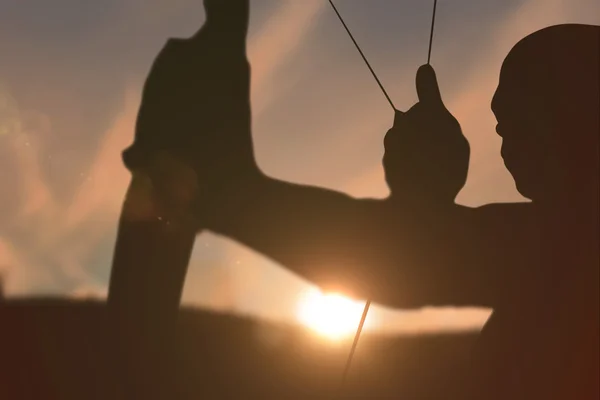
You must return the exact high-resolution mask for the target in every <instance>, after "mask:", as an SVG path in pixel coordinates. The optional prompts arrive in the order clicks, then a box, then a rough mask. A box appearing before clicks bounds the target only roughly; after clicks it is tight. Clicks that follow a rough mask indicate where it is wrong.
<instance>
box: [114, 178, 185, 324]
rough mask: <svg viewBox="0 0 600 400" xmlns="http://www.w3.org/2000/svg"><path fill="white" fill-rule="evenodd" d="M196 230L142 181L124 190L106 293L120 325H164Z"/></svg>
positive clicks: (180, 284) (175, 304)
mask: <svg viewBox="0 0 600 400" xmlns="http://www.w3.org/2000/svg"><path fill="white" fill-rule="evenodd" d="M194 238H195V226H194V225H193V224H192V223H191V221H190V220H187V219H186V218H185V217H183V216H181V215H180V216H179V217H178V218H174V216H173V215H172V214H170V213H168V212H166V210H165V208H164V207H163V206H161V203H160V202H159V201H158V199H157V196H156V194H155V193H154V192H153V189H152V186H151V184H150V183H149V181H148V180H147V179H145V178H143V177H142V178H140V177H135V178H134V179H132V182H131V185H130V187H129V189H128V191H127V194H126V198H125V202H124V205H123V210H122V213H121V218H120V220H119V227H118V233H117V242H116V245H115V251H114V256H113V257H114V258H113V265H112V271H111V278H110V287H109V293H108V305H109V310H110V311H111V315H112V316H113V317H116V318H119V319H120V320H121V321H119V322H120V323H125V322H127V323H134V322H136V323H144V324H145V323H148V322H151V321H156V322H159V321H160V323H165V322H166V320H167V319H169V320H170V319H172V318H173V317H174V316H175V315H176V312H177V309H178V306H179V302H180V298H181V292H182V288H183V282H184V279H185V274H186V270H187V264H188V261H189V257H190V254H191V251H192V247H193V244H194Z"/></svg>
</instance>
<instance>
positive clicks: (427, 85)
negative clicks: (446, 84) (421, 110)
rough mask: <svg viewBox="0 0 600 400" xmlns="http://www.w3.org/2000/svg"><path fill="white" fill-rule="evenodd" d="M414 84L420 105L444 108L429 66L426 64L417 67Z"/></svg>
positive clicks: (431, 68) (435, 79)
mask: <svg viewBox="0 0 600 400" xmlns="http://www.w3.org/2000/svg"><path fill="white" fill-rule="evenodd" d="M416 83H417V96H418V97H419V102H420V103H423V104H428V105H431V106H438V107H439V106H441V107H444V102H443V101H442V95H441V93H440V88H439V86H438V82H437V77H436V75H435V71H434V69H433V67H432V66H431V65H429V64H426V65H422V66H421V67H419V70H418V71H417V79H416Z"/></svg>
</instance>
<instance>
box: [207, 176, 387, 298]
mask: <svg viewBox="0 0 600 400" xmlns="http://www.w3.org/2000/svg"><path fill="white" fill-rule="evenodd" d="M231 186H232V188H231V189H230V191H229V192H228V193H225V194H222V195H221V196H219V200H217V201H216V202H215V203H214V204H211V205H210V207H209V210H210V212H209V215H207V216H206V221H207V227H208V228H209V229H211V230H212V231H214V232H216V233H218V234H221V235H224V236H227V237H230V238H232V239H234V240H236V241H238V242H240V243H241V244H244V245H246V246H248V247H250V248H252V249H253V250H255V251H257V252H259V253H262V254H263V255H265V256H267V257H269V258H271V259H272V260H274V261H276V262H278V263H279V264H281V265H282V266H284V267H285V268H287V269H289V270H291V271H292V272H294V273H296V274H298V275H299V276H300V277H302V278H304V279H307V280H308V281H310V282H312V283H314V284H317V285H319V286H321V287H322V288H325V289H337V290H342V291H344V292H346V293H351V294H355V295H357V296H360V297H362V296H364V295H366V294H367V293H370V292H371V291H372V289H373V287H376V286H380V284H381V283H380V282H379V281H380V280H386V281H389V280H388V277H387V275H386V274H385V273H384V272H383V271H382V270H380V269H378V268H377V267H375V266H374V265H373V264H372V260H373V256H374V254H375V252H376V251H377V250H376V248H377V245H376V243H377V240H376V239H377V238H376V237H375V236H376V235H378V233H377V232H375V230H374V229H373V228H372V227H373V226H374V225H377V223H376V219H377V216H376V215H375V214H376V212H374V210H375V209H376V208H377V206H378V204H379V203H381V201H378V200H358V199H354V198H351V197H350V196H347V195H345V194H342V193H339V192H335V191H331V190H327V189H322V188H317V187H310V186H303V185H297V184H292V183H288V182H282V181H279V180H275V179H270V178H267V177H264V176H259V177H253V178H251V179H248V180H245V181H244V182H243V183H242V184H237V185H231ZM233 186H235V187H233Z"/></svg>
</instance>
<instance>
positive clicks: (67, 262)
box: [0, 0, 600, 332]
mask: <svg viewBox="0 0 600 400" xmlns="http://www.w3.org/2000/svg"><path fill="white" fill-rule="evenodd" d="M336 4H337V5H338V8H339V11H340V12H341V13H342V15H343V16H344V17H345V19H346V22H347V24H348V25H349V27H350V29H351V30H352V31H353V33H354V35H355V38H356V39H357V41H358V42H359V43H360V45H361V46H362V48H363V50H364V52H365V53H366V55H367V57H368V58H369V60H370V61H371V64H372V66H373V68H374V69H375V70H376V71H377V73H378V75H379V76H380V79H381V80H382V82H383V84H384V86H385V87H386V89H387V91H388V93H389V94H390V96H391V98H392V99H393V100H394V103H395V104H396V106H397V107H398V108H400V109H408V108H409V107H410V106H411V105H412V104H414V102H415V101H416V92H415V88H414V75H415V72H416V70H417V68H418V67H419V66H420V65H421V64H424V63H425V62H426V59H427V44H428V40H429V37H428V35H429V29H430V25H429V24H430V20H431V10H432V4H433V1H429V0H337V2H336ZM203 20H204V13H203V8H202V1H201V0H97V1H91V0H88V1H82V0H53V1H48V0H2V1H1V2H0V187H1V189H0V272H1V273H3V274H4V275H5V276H6V283H5V286H6V292H7V294H8V295H9V296H17V295H18V296H24V295H26V296H30V295H36V296H37V295H46V294H51V295H64V296H80V297H81V296H87V295H93V296H101V297H104V296H105V295H106V290H107V282H108V277H109V273H110V262H111V257H112V249H113V246H114V240H115V233H116V224H117V219H118V215H119V211H120V206H121V202H122V199H123V196H124V193H125V190H126V187H127V184H128V181H129V174H128V172H127V171H126V170H125V168H124V167H123V165H122V163H121V158H120V152H121V151H122V150H123V149H124V148H125V147H126V146H128V145H129V144H130V143H131V141H132V137H133V130H134V121H135V116H136V113H137V109H138V107H139V102H140V91H141V87H142V84H143V82H144V79H145V76H146V74H147V73H148V70H149V67H150V65H151V63H152V61H153V58H154V56H155V55H156V54H157V52H158V51H159V50H160V49H161V47H162V46H163V44H164V43H165V41H166V40H167V39H168V38H169V37H185V36H189V35H191V34H192V33H194V32H195V31H196V30H197V29H198V28H199V27H200V26H201V24H202V22H203ZM560 23H589V24H596V25H600V2H598V1H597V0H487V1H486V0H440V1H439V2H438V11H437V22H436V35H435V37H434V44H433V52H432V61H431V62H432V65H433V66H434V68H436V70H437V73H438V80H439V83H440V87H441V91H442V94H443V97H444V99H445V102H446V105H447V107H448V109H449V110H450V111H451V112H452V113H453V114H454V116H455V117H456V118H457V119H458V120H459V121H460V123H461V125H462V128H463V132H464V134H465V136H467V138H468V139H469V141H470V144H471V154H472V157H471V168H470V172H469V179H468V182H467V185H466V186H465V188H464V190H463V191H462V192H461V194H460V196H459V198H458V200H459V202H460V203H462V204H465V205H469V206H478V205H482V204H485V203H490V202H509V201H523V198H522V197H521V196H520V195H519V194H518V193H517V192H516V190H515V187H514V183H513V180H512V178H511V176H510V175H509V174H508V172H506V170H505V168H504V166H503V163H502V159H501V158H500V155H499V146H500V138H499V137H497V136H496V134H495V132H494V126H495V120H494V117H493V114H492V113H491V111H490V107H489V104H490V101H491V98H492V94H493V92H494V90H495V87H496V84H497V82H498V73H499V71H500V66H501V64H502V61H503V59H504V57H505V56H506V54H507V53H508V51H509V50H510V48H511V47H512V46H513V45H514V44H515V43H516V42H517V41H518V40H519V39H521V38H523V37H524V36H526V35H528V34H530V33H532V32H534V31H536V30H538V29H541V28H543V27H546V26H549V25H554V24H560ZM248 55H249V59H250V62H251V65H252V109H253V133H254V144H255V150H256V155H257V158H258V162H259V164H260V166H261V168H262V169H263V170H264V171H265V172H266V173H268V174H269V175H271V176H274V177H277V178H280V179H285V180H289V181H293V182H297V183H304V184H312V185H318V186H322V187H328V188H331V189H336V190H341V191H345V192H347V193H349V194H351V195H353V196H357V197H385V196H386V195H387V193H388V191H387V187H386V185H385V183H384V179H383V170H382V167H381V157H382V154H383V145H382V144H383V136H384V134H385V132H386V131H387V129H388V128H389V127H390V126H391V124H392V120H393V114H392V112H391V110H390V108H389V105H388V104H387V102H386V100H385V98H384V97H383V95H382V94H381V92H380V91H379V88H378V87H377V85H376V83H375V82H374V80H373V78H372V77H371V75H370V74H369V71H368V70H367V68H366V67H365V65H364V63H363V62H362V60H361V58H360V56H359V54H358V53H357V51H356V50H355V48H354V47H353V45H352V42H351V41H350V39H349V38H348V36H347V35H346V33H345V31H344V29H343V27H342V26H341V25H340V23H339V21H338V20H337V18H336V16H335V13H334V12H333V11H332V9H331V8H330V7H329V4H328V2H327V1H326V0H285V1H284V0H253V1H251V23H250V32H249V38H248ZM332 154H334V155H335V157H332ZM333 159H335V161H332V160H333ZM482 267H485V266H482ZM309 287H310V286H309V285H308V283H306V282H305V281H302V280H300V279H299V278H298V277H296V276H295V275H293V274H291V273H290V272H287V271H286V270H284V269H283V268H281V267H280V266H278V265H276V264H274V263H273V262H271V261H269V260H267V259H265V258H262V257H261V256H259V255H256V254H254V253H253V252H252V251H250V250H248V249H246V248H243V247H241V246H239V245H237V244H235V243H233V242H231V241H229V240H226V239H224V238H220V237H217V236H215V235H210V234H202V235H201V236H199V237H198V239H197V241H196V246H195V250H194V254H193V260H192V263H191V265H190V269H189V274H188V279H187V282H186V287H185V293H184V299H183V301H184V303H186V304H194V305H199V306H203V307H204V306H205V307H210V308H216V309H220V310H227V311H233V312H239V313H244V314H252V315H258V316H261V317H265V318H274V319H285V320H291V319H293V318H294V315H295V310H296V307H297V306H296V303H297V301H298V298H299V296H300V295H301V293H302V291H303V290H306V289H307V288H309ZM488 313H489V311H488V310H478V309H464V310H458V309H443V310H441V309H426V310H416V311H396V312H392V311H390V310H384V309H382V308H380V307H375V310H374V318H376V319H377V320H378V321H379V326H381V327H382V329H385V330H388V331H397V332H416V331H422V330H439V329H442V330H443V329H461V328H478V327H480V326H482V324H483V323H484V322H485V320H486V318H487V316H488Z"/></svg>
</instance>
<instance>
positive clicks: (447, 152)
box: [383, 65, 470, 204]
mask: <svg viewBox="0 0 600 400" xmlns="http://www.w3.org/2000/svg"><path fill="white" fill-rule="evenodd" d="M416 86H417V94H418V98H419V102H418V103H417V104H415V105H414V106H413V107H412V108H411V109H410V110H409V111H408V112H406V113H403V112H400V111H398V112H397V113H396V115H395V119H394V126H393V127H392V129H390V130H389V131H388V133H387V135H386V137H385V156H384V160H383V162H384V167H385V171H386V180H387V182H388V185H389V186H390V189H391V191H392V197H394V198H403V199H406V200H411V201H416V202H420V203H425V204H431V203H435V204H453V203H454V199H455V197H456V195H457V194H458V192H459V191H460V190H461V189H462V187H463V185H464V183H465V181H466V178H467V172H468V167H469V155H470V148H469V143H468V142H467V140H466V138H465V137H464V136H463V134H462V130H461V128H460V124H459V123H458V121H457V120H456V118H454V116H453V115H452V114H451V113H450V112H449V111H448V110H447V109H446V106H445V105H444V102H443V101H442V97H441V94H440V90H439V87H438V83H437V78H436V75H435V71H434V70H433V68H432V67H431V66H429V65H423V66H421V67H420V68H419V70H418V72H417V78H416Z"/></svg>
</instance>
